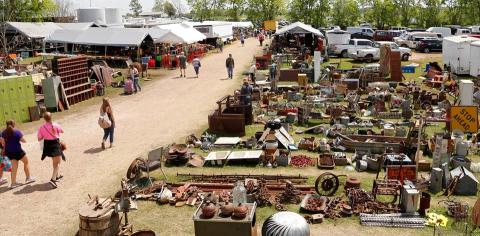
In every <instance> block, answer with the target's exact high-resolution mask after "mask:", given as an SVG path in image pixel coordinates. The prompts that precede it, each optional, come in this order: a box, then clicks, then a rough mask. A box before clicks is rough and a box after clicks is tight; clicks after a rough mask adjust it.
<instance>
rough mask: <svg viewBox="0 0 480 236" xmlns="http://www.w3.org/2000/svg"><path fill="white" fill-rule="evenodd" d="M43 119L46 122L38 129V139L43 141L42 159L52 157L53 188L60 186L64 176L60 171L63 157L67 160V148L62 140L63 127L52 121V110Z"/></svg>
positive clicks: (51, 180) (51, 182)
mask: <svg viewBox="0 0 480 236" xmlns="http://www.w3.org/2000/svg"><path fill="white" fill-rule="evenodd" d="M43 119H44V120H45V124H43V125H42V126H40V128H39V129H38V141H39V142H40V141H43V153H42V161H43V160H44V159H45V158H46V157H51V158H52V164H53V172H52V178H51V179H50V185H52V187H53V188H58V185H57V183H58V181H60V179H62V178H63V176H62V175H60V173H59V171H60V162H61V161H62V159H63V160H65V156H64V155H63V151H64V150H65V149H66V146H65V144H64V143H62V142H60V134H61V133H63V129H62V127H61V126H60V125H59V124H55V123H53V122H52V114H51V113H50V112H45V114H43Z"/></svg>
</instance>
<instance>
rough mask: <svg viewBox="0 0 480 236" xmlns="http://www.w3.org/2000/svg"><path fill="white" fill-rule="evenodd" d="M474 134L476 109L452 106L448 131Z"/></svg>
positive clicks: (475, 129) (476, 129)
mask: <svg viewBox="0 0 480 236" xmlns="http://www.w3.org/2000/svg"><path fill="white" fill-rule="evenodd" d="M454 130H461V131H462V132H470V133H476V132H477V131H478V107H477V106H454V107H451V108H450V131H454Z"/></svg>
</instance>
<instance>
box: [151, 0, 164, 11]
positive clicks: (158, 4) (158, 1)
mask: <svg viewBox="0 0 480 236" xmlns="http://www.w3.org/2000/svg"><path fill="white" fill-rule="evenodd" d="M164 2H165V1H164V0H155V2H154V3H153V7H152V11H153V12H162V11H163V3H164Z"/></svg>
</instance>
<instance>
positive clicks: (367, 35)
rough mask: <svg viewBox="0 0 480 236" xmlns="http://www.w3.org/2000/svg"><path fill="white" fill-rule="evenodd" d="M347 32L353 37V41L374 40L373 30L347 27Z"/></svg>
mask: <svg viewBox="0 0 480 236" xmlns="http://www.w3.org/2000/svg"><path fill="white" fill-rule="evenodd" d="M347 32H348V33H350V34H351V35H352V39H372V38H373V34H374V33H375V32H374V31H373V29H372V28H365V27H347Z"/></svg>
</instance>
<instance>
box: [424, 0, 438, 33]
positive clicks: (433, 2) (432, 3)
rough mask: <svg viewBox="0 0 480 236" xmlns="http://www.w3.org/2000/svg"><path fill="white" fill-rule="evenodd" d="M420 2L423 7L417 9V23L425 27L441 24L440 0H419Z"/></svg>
mask: <svg viewBox="0 0 480 236" xmlns="http://www.w3.org/2000/svg"><path fill="white" fill-rule="evenodd" d="M420 3H421V5H423V7H422V8H420V9H419V15H418V25H419V26H421V27H426V28H428V27H432V26H439V25H441V17H440V12H441V9H442V0H421V1H420Z"/></svg>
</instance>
